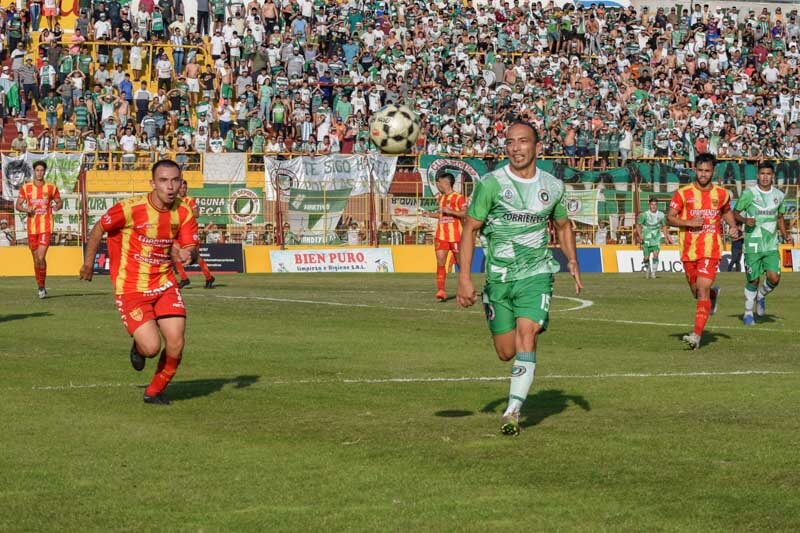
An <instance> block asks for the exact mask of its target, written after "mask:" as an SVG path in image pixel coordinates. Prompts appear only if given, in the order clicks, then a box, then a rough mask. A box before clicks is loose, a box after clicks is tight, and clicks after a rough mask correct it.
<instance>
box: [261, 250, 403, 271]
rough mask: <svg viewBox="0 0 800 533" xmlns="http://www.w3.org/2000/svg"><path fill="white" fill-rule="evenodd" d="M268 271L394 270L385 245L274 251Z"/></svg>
mask: <svg viewBox="0 0 800 533" xmlns="http://www.w3.org/2000/svg"><path fill="white" fill-rule="evenodd" d="M269 260H270V263H271V264H272V272H394V262H393V261H392V251H391V250H390V249H389V248H348V249H345V250H274V251H271V252H270V253H269Z"/></svg>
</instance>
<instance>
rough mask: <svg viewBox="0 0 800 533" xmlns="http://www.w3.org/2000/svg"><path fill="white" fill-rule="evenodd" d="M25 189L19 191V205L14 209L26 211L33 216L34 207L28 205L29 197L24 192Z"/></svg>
mask: <svg viewBox="0 0 800 533" xmlns="http://www.w3.org/2000/svg"><path fill="white" fill-rule="evenodd" d="M23 191H24V189H21V190H20V191H19V193H20V194H19V197H18V198H17V203H16V204H14V207H16V208H17V211H24V212H25V213H27V214H28V215H32V214H33V212H34V209H33V206H32V205H30V204H29V203H28V197H27V196H26V195H25V193H24V192H23Z"/></svg>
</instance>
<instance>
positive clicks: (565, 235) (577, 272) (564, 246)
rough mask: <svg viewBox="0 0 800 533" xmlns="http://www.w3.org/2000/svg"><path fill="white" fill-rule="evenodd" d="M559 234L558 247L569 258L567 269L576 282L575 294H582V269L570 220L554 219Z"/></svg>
mask: <svg viewBox="0 0 800 533" xmlns="http://www.w3.org/2000/svg"><path fill="white" fill-rule="evenodd" d="M553 224H554V225H555V227H556V233H557V234H558V245H559V247H560V248H561V251H562V252H564V255H565V256H566V258H567V269H568V270H569V274H570V276H572V279H574V280H575V294H580V293H581V289H583V283H582V282H581V268H580V265H579V264H578V253H577V251H576V246H575V232H574V231H572V224H571V223H570V220H569V218H566V217H565V218H559V219H553Z"/></svg>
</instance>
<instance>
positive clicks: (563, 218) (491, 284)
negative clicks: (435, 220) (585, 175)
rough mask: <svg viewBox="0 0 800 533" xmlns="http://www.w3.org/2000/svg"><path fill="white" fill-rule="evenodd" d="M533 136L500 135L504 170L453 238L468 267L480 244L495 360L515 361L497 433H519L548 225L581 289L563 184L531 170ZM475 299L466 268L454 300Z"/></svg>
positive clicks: (477, 192)
mask: <svg viewBox="0 0 800 533" xmlns="http://www.w3.org/2000/svg"><path fill="white" fill-rule="evenodd" d="M538 142H539V139H538V135H537V133H536V130H535V129H534V128H533V126H531V125H530V124H528V123H526V122H515V123H513V124H511V125H510V126H509V127H508V129H507V130H506V141H505V151H506V155H507V156H508V160H509V164H508V165H507V166H505V167H503V168H501V169H499V170H495V171H493V172H490V173H488V174H486V175H485V176H483V178H482V179H481V180H480V181H479V182H477V183H476V184H475V189H474V191H473V193H472V199H471V201H470V206H469V209H468V211H467V217H466V219H465V221H464V227H463V229H462V233H461V244H460V249H461V252H460V260H459V264H461V265H470V264H472V254H473V250H474V244H475V243H474V233H475V232H476V231H477V230H480V232H481V235H482V236H483V237H484V238H485V239H486V243H487V247H486V286H485V287H484V289H483V304H484V309H485V311H486V318H487V320H488V322H489V330H490V331H491V333H492V338H493V340H494V348H495V351H496V352H497V356H498V357H499V358H500V360H502V361H509V360H511V359H512V358H514V357H516V359H515V360H514V364H513V366H512V368H511V387H510V392H509V400H508V408H507V409H506V411H505V413H504V414H503V423H502V426H501V431H502V433H504V434H506V435H518V434H519V414H520V409H521V408H522V404H523V402H524V401H525V398H526V397H527V396H528V390H529V389H530V387H531V384H532V383H533V376H534V371H535V369H536V339H537V336H538V335H539V334H540V333H542V332H544V330H545V329H547V322H548V317H549V312H550V298H551V297H552V294H553V274H554V273H556V272H558V271H559V270H560V267H559V264H558V262H557V261H556V260H555V259H554V258H553V255H552V253H551V252H550V249H549V248H548V247H547V244H548V240H549V231H548V225H549V223H550V221H552V222H553V224H554V226H555V229H556V232H557V234H558V242H559V243H560V246H561V250H562V251H563V252H564V255H565V256H566V258H567V267H568V269H569V272H570V274H571V275H572V277H573V278H574V280H575V292H576V293H577V294H579V293H580V290H581V288H582V284H581V275H580V269H579V267H578V260H577V255H576V252H575V235H574V234H573V232H572V226H571V224H570V223H569V219H568V218H567V210H566V207H565V205H564V183H563V182H562V181H560V180H558V179H557V178H556V177H555V176H553V175H551V174H549V173H547V172H544V171H543V170H541V169H537V168H536V145H537V144H538ZM476 300H477V293H476V292H475V287H474V285H473V284H472V278H471V277H470V273H469V269H464V270H462V271H461V273H460V274H459V278H458V293H457V295H456V301H457V303H458V305H460V306H461V307H469V306H471V305H473V304H474V303H475V301H476Z"/></svg>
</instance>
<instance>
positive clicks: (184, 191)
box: [175, 180, 216, 289]
mask: <svg viewBox="0 0 800 533" xmlns="http://www.w3.org/2000/svg"><path fill="white" fill-rule="evenodd" d="M188 192H189V184H188V183H187V182H186V180H183V185H181V188H180V190H179V191H178V196H180V197H181V199H182V200H183V201H184V203H186V204H187V205H188V206H189V208H190V209H191V210H192V214H193V215H194V218H198V217H199V216H200V209H199V208H198V207H197V200H195V199H194V198H192V197H191V196H188ZM197 264H198V265H199V266H200V270H202V271H203V276H204V277H205V278H206V284H205V286H204V288H206V289H210V288H212V287H213V286H214V281H216V278H215V277H214V276H212V275H211V271H210V270H209V269H208V264H207V263H206V262H205V260H204V259H203V258H202V257H198V258H197ZM175 268H176V269H177V270H178V275H179V276H180V277H181V283H180V288H181V289H182V288H184V287H186V286H187V285H189V283H191V282H190V281H189V276H188V275H186V269H185V268H183V265H182V264H181V263H175Z"/></svg>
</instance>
